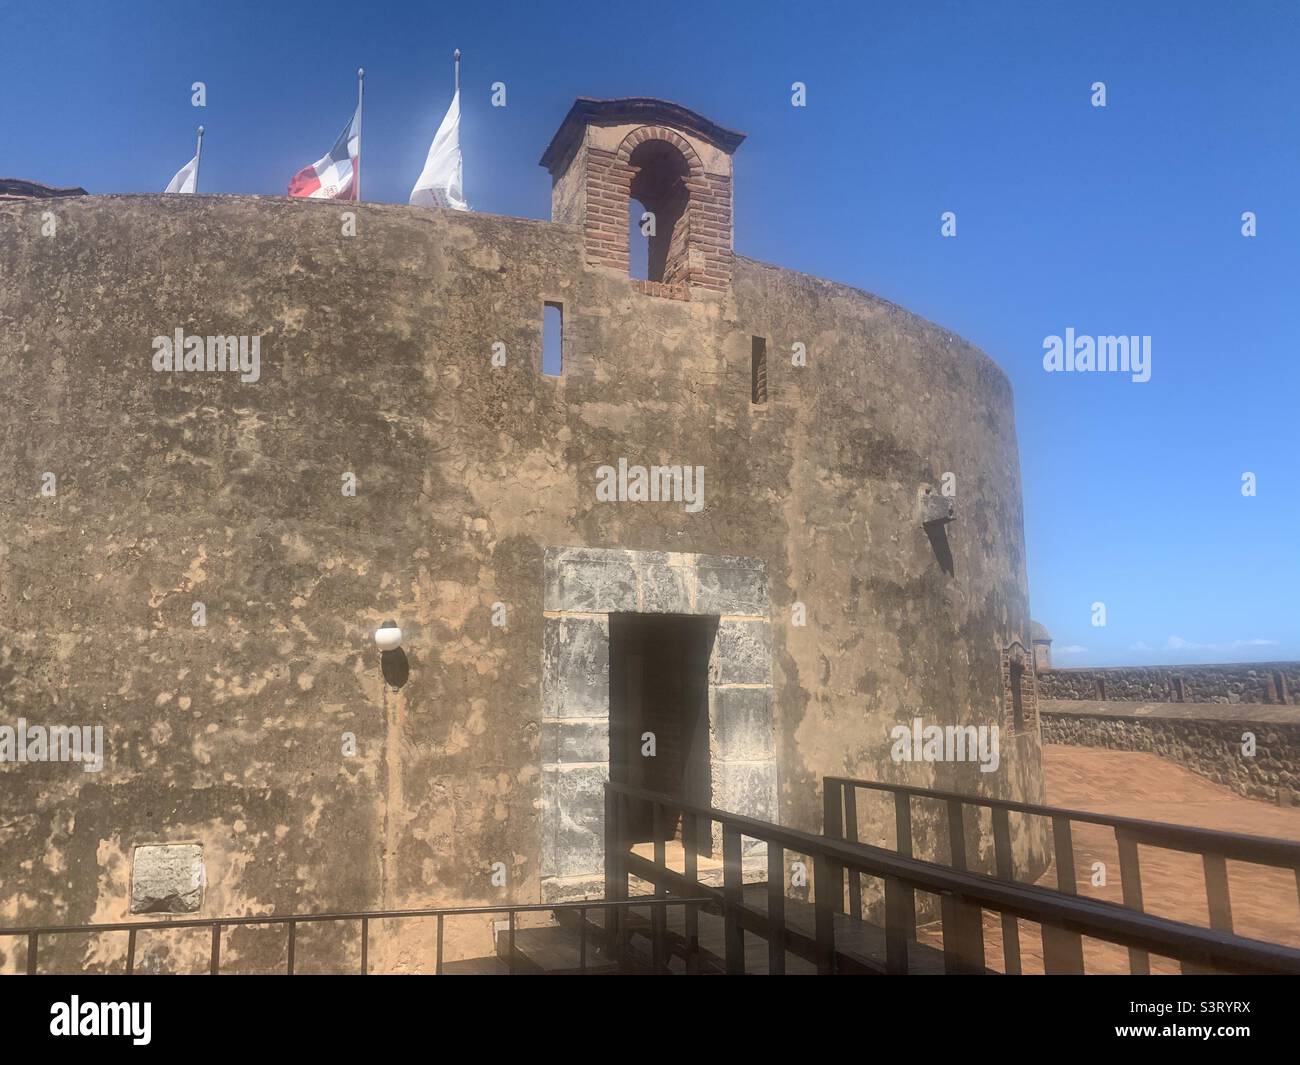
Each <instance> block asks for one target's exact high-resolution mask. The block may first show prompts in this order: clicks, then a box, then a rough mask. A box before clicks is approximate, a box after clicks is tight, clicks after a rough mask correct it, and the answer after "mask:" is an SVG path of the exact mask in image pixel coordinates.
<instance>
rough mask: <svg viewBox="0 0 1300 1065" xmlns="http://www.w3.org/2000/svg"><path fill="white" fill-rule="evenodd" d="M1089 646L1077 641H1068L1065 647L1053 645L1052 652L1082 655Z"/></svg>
mask: <svg viewBox="0 0 1300 1065" xmlns="http://www.w3.org/2000/svg"><path fill="white" fill-rule="evenodd" d="M1087 649H1088V648H1086V647H1080V646H1079V645H1078V644H1077V643H1067V644H1066V645H1065V646H1064V647H1053V648H1052V653H1053V654H1057V655H1081V654H1083V653H1084V651H1086V650H1087Z"/></svg>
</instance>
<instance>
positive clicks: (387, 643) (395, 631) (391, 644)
mask: <svg viewBox="0 0 1300 1065" xmlns="http://www.w3.org/2000/svg"><path fill="white" fill-rule="evenodd" d="M375 646H376V647H378V648H379V649H380V650H381V651H396V650H397V649H398V648H399V647H401V646H402V630H401V629H399V628H398V627H397V623H396V622H395V621H385V622H384V623H383V625H381V626H380V627H379V628H377V629H375Z"/></svg>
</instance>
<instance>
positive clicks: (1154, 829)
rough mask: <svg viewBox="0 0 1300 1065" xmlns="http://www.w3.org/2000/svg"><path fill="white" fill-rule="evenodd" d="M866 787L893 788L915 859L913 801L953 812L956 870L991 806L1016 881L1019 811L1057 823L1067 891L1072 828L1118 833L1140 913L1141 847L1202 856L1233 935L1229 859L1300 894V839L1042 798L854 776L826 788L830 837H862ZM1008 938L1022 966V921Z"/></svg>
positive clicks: (1003, 856)
mask: <svg viewBox="0 0 1300 1065" xmlns="http://www.w3.org/2000/svg"><path fill="white" fill-rule="evenodd" d="M860 790H867V791H881V792H888V793H889V794H892V795H893V797H894V824H895V832H896V840H897V853H898V854H900V855H903V856H905V857H911V856H912V843H913V838H912V799H914V798H918V799H932V800H935V801H937V802H941V803H943V804H944V805H945V807H946V810H947V826H948V841H949V862H950V864H951V866H952V868H954V869H960V870H965V869H966V868H967V861H966V827H967V825H966V808H967V807H968V806H974V807H981V808H984V809H987V810H989V811H990V812H991V814H992V820H993V850H994V865H995V868H996V870H997V877H998V879H1000V880H1007V881H1014V880H1015V873H1016V871H1015V863H1014V860H1013V857H1012V850H1011V822H1010V816H1009V815H1010V814H1013V813H1019V814H1028V815H1034V816H1038V817H1045V818H1048V819H1050V820H1051V822H1052V844H1053V852H1054V857H1055V864H1056V889H1057V891H1060V892H1063V893H1065V894H1067V895H1077V894H1078V890H1079V888H1078V880H1077V876H1076V873H1075V868H1074V836H1073V831H1072V827H1071V826H1072V825H1073V824H1074V823H1076V822H1077V823H1080V824H1092V825H1101V826H1103V827H1105V828H1109V829H1112V830H1113V831H1114V833H1115V842H1116V844H1117V846H1118V848H1119V866H1120V885H1121V888H1122V890H1123V898H1124V906H1125V907H1127V908H1128V909H1130V910H1134V911H1136V912H1138V913H1142V912H1144V910H1143V905H1142V868H1141V863H1140V862H1139V860H1138V846H1139V845H1142V846H1149V847H1160V848H1163V849H1165V850H1174V851H1183V852H1187V853H1191V854H1199V855H1200V856H1201V860H1202V865H1203V867H1204V871H1205V894H1206V903H1207V905H1208V908H1209V916H1210V927H1211V928H1212V929H1214V930H1215V931H1219V932H1227V933H1231V932H1232V931H1233V927H1232V900H1231V897H1230V895H1229V892H1228V871H1227V862H1228V861H1229V860H1231V861H1236V862H1247V863H1250V864H1254V865H1263V866H1269V867H1272V868H1278V869H1289V870H1291V871H1293V872H1294V874H1295V879H1296V893H1297V898H1298V899H1300V843H1298V842H1295V841H1292V840H1282V839H1270V838H1268V837H1266V836H1248V835H1242V834H1239V833H1234V832H1220V831H1216V830H1214V829H1208V828H1195V827H1192V826H1188V825H1173V824H1168V823H1166V822H1162V821H1144V820H1141V819H1140V818H1136V817H1112V816H1109V815H1106V814H1097V813H1091V812H1089V811H1087V810H1070V809H1066V808H1064V807H1059V806H1040V805H1037V804H1034V803H1026V802H1015V801H1012V800H1009V799H993V798H986V797H984V796H980V795H964V794H960V793H958V792H952V791H939V790H936V789H934V788H919V787H912V786H910V785H906V784H888V783H883V782H881V781H874V780H854V779H851V778H848V777H826V778H825V782H824V788H823V815H822V831H823V833H824V834H825V835H826V836H827V837H829V838H831V839H842V840H846V841H847V842H850V843H855V842H857V839H858V810H857V795H858V792H859V791H860ZM849 912H850V913H852V914H853V915H854V916H860V915H861V912H862V894H861V884H860V882H859V881H858V880H857V878H853V879H852V880H851V881H850V883H849ZM1003 939H1004V942H1006V943H1007V944H1008V951H1009V953H1010V954H1011V955H1014V957H1015V959H1016V969H1017V971H1018V969H1019V943H1018V931H1017V929H1016V926H1015V922H1014V921H1011V922H1007V921H1005V920H1004V922H1003ZM1008 964H1010V962H1008ZM1129 965H1130V969H1131V971H1132V972H1134V973H1148V972H1150V960H1149V958H1148V957H1147V952H1146V951H1144V950H1142V949H1140V948H1137V947H1131V948H1130V949H1129Z"/></svg>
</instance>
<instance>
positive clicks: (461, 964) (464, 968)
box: [442, 954, 510, 976]
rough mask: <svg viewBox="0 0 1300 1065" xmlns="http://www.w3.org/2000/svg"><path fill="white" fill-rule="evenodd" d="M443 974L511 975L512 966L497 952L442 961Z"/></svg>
mask: <svg viewBox="0 0 1300 1065" xmlns="http://www.w3.org/2000/svg"><path fill="white" fill-rule="evenodd" d="M442 975H443V976H509V975H510V966H508V965H507V964H506V963H505V962H504V961H503V960H502V959H501V958H498V957H497V956H496V955H495V954H491V955H488V956H487V957H485V958H462V959H461V960H460V961H446V962H443V963H442Z"/></svg>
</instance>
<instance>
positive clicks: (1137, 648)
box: [1128, 640, 1151, 651]
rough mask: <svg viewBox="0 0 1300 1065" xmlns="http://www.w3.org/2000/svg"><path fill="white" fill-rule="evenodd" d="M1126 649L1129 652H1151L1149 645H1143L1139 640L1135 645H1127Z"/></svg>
mask: <svg viewBox="0 0 1300 1065" xmlns="http://www.w3.org/2000/svg"><path fill="white" fill-rule="evenodd" d="M1128 649H1129V650H1130V651H1149V650H1151V647H1150V645H1149V644H1145V643H1143V642H1142V641H1141V640H1139V641H1138V642H1137V643H1131V644H1129V645H1128Z"/></svg>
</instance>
